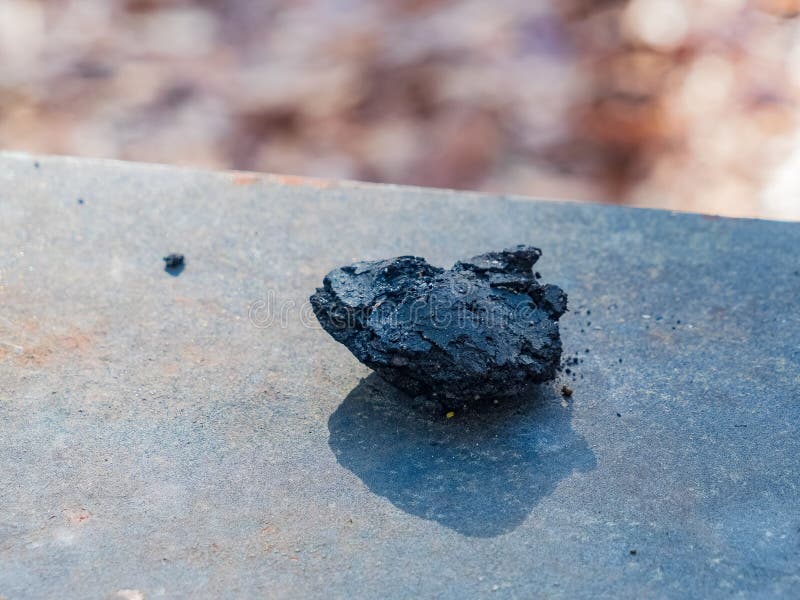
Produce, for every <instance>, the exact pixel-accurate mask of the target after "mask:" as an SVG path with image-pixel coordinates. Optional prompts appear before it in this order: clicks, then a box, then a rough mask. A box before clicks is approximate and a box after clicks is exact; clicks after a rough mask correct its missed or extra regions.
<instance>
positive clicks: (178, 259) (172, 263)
mask: <svg viewBox="0 0 800 600" xmlns="http://www.w3.org/2000/svg"><path fill="white" fill-rule="evenodd" d="M184 266H186V265H185V262H184V260H183V254H175V253H173V254H168V255H167V256H165V257H164V270H165V271H166V272H167V273H169V274H170V275H174V276H178V275H180V274H181V272H182V271H183V268H184Z"/></svg>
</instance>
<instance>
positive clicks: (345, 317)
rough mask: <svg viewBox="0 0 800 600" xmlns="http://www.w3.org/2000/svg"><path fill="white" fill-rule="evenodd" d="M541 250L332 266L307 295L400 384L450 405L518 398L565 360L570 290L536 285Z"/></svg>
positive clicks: (336, 329) (319, 313) (341, 335)
mask: <svg viewBox="0 0 800 600" xmlns="http://www.w3.org/2000/svg"><path fill="white" fill-rule="evenodd" d="M540 256H541V250H539V249H538V248H534V247H531V246H516V247H514V248H509V249H507V250H503V251H501V252H489V253H487V254H482V255H480V256H475V257H473V258H470V259H468V260H465V261H459V262H457V263H456V264H455V265H453V267H452V268H451V269H442V268H439V267H435V266H433V265H430V264H428V262H427V261H426V260H425V259H424V258H420V257H416V256H400V257H397V258H392V259H387V260H378V261H369V262H358V263H355V264H352V265H347V266H343V267H340V268H338V269H334V270H333V271H331V272H330V273H328V275H327V276H326V277H325V279H324V280H323V287H320V288H317V291H316V293H315V294H313V295H312V296H311V298H310V301H311V306H312V308H313V310H314V314H315V315H316V317H317V319H318V320H319V322H320V324H321V325H322V327H323V329H325V331H327V332H328V333H329V334H330V335H331V336H332V337H333V338H334V339H335V340H336V341H338V342H340V343H342V344H344V345H345V346H346V347H347V348H348V349H349V350H350V352H352V353H353V355H355V357H356V358H357V359H358V360H360V361H361V362H362V363H364V364H365V365H366V366H368V367H370V368H371V369H373V370H374V371H376V372H377V373H378V374H379V375H380V376H381V377H383V378H384V379H386V380H387V381H389V382H390V383H392V384H394V385H395V386H397V387H398V388H400V389H402V390H404V391H406V392H408V393H409V394H410V395H411V396H412V397H413V396H417V395H435V396H437V397H438V398H439V399H441V400H442V401H444V402H446V403H447V404H449V405H453V402H458V403H459V404H458V406H462V405H463V403H464V402H473V401H474V399H475V398H496V397H501V396H514V395H519V394H521V393H522V392H524V391H525V390H526V389H527V388H528V386H529V385H530V384H533V383H542V382H545V381H550V380H552V379H553V378H554V377H555V376H556V371H557V369H558V368H559V362H560V360H561V338H560V335H559V330H558V319H559V318H560V317H561V315H563V314H564V312H565V311H566V310H567V295H566V294H565V293H564V292H563V291H562V290H561V288H559V287H558V286H555V285H551V284H541V283H539V281H538V280H537V279H536V276H535V275H534V273H533V269H532V267H533V265H534V264H535V263H536V261H537V260H538V259H539V257H540Z"/></svg>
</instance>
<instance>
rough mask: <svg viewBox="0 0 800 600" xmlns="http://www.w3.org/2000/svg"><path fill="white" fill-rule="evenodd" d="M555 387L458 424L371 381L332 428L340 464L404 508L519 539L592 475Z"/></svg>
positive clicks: (462, 528) (480, 533) (461, 417)
mask: <svg viewBox="0 0 800 600" xmlns="http://www.w3.org/2000/svg"><path fill="white" fill-rule="evenodd" d="M570 421H571V414H570V410H569V409H568V408H564V407H562V405H561V399H560V397H558V396H557V395H556V393H555V392H554V390H553V389H552V386H548V385H542V386H536V387H533V388H532V389H531V391H530V394H526V395H525V397H520V398H516V399H514V400H504V401H500V403H499V404H493V403H487V404H482V405H480V406H476V407H471V408H469V409H467V410H462V411H458V412H457V414H456V415H455V416H454V417H453V418H450V419H448V418H446V416H445V414H444V412H443V411H442V410H441V409H438V408H437V407H433V406H431V405H430V404H427V405H426V404H419V403H415V400H412V399H411V398H410V397H408V396H406V395H404V394H403V393H402V392H400V391H398V390H397V389H396V388H394V387H392V386H391V385H389V384H388V383H386V382H385V381H383V380H382V379H381V378H380V377H379V376H377V375H375V374H372V375H370V376H369V377H367V378H366V379H364V380H362V382H361V383H360V384H359V385H358V386H356V387H355V388H354V389H353V390H352V391H351V392H350V393H349V394H348V396H347V398H345V399H344V401H343V402H342V404H341V405H339V407H338V408H337V409H336V411H335V412H334V413H333V414H332V415H331V417H330V419H329V420H328V430H329V432H330V438H329V440H328V444H329V445H330V447H331V449H332V450H333V452H334V454H335V455H336V459H337V460H338V462H339V464H341V465H342V466H343V467H345V468H346V469H348V470H350V471H351V472H353V473H354V474H355V475H357V476H358V477H359V478H360V479H361V480H362V481H363V482H364V484H365V485H366V486H367V487H368V488H369V489H370V490H371V491H373V492H374V493H376V494H378V495H380V496H383V497H385V498H387V499H388V500H389V501H390V502H391V503H392V504H394V505H395V506H396V507H398V508H400V509H401V510H403V511H405V512H407V513H409V514H412V515H416V516H418V517H421V518H423V519H428V520H431V521H436V522H437V523H440V524H441V525H444V526H445V527H448V528H450V529H453V530H454V531H457V532H458V533H461V534H463V535H467V536H472V537H484V538H485V537H494V536H497V535H501V534H504V533H508V532H510V531H513V530H514V529H515V528H516V527H518V526H519V525H520V524H521V523H522V522H523V521H524V520H525V519H526V518H527V517H528V515H529V514H530V513H531V511H532V510H533V509H534V507H535V506H536V505H537V503H538V502H539V501H540V500H541V499H542V498H544V497H546V496H547V495H548V494H550V493H552V491H553V490H554V489H555V487H556V485H557V484H558V482H559V481H561V480H562V479H563V478H565V477H567V476H569V475H570V474H571V473H572V472H573V471H575V470H578V471H583V472H585V471H590V470H592V469H594V468H595V465H596V462H595V457H594V453H593V452H592V450H591V449H590V448H589V446H588V445H587V444H586V441H585V440H584V438H583V437H582V436H580V435H579V434H577V433H575V431H573V429H572V426H571V423H570Z"/></svg>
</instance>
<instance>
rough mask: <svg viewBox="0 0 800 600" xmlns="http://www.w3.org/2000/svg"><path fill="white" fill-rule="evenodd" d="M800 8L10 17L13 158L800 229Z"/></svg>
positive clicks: (313, 6)
mask: <svg viewBox="0 0 800 600" xmlns="http://www.w3.org/2000/svg"><path fill="white" fill-rule="evenodd" d="M798 12H800V0H750V1H748V0H704V1H703V2H696V1H692V0H539V1H532V0H497V1H493V2H487V1H485V0H464V1H448V0H386V1H384V2H370V1H366V0H295V1H290V0H271V1H264V2H254V1H252V0H197V1H189V0H2V2H0V148H2V149H14V150H25V151H31V152H43V153H56V154H74V155H83V156H97V157H111V158H122V159H127V160H138V161H151V162H167V163H175V164H182V165H195V166H200V167H211V168H234V169H253V170H258V171H271V172H279V173H289V174H302V175H313V176H319V177H329V178H352V179H362V180H368V181H379V182H392V183H410V184H419V185H428V186H441V187H453V188H461V189H475V190H483V191H491V192H501V193H518V194H527V195H532V196H541V197H562V198H572V199H587V200H600V201H605V202H616V203H626V204H633V205H639V206H658V207H665V208H671V209H678V210H697V211H703V212H710V213H716V214H725V215H736V216H741V215H746V216H765V217H773V218H785V219H800V131H798V91H799V90H800V29H799V28H798V19H797V18H796V17H797V15H798Z"/></svg>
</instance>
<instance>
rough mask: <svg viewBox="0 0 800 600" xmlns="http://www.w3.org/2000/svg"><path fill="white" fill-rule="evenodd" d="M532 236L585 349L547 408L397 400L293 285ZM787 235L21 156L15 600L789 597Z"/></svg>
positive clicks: (8, 549) (796, 557)
mask: <svg viewBox="0 0 800 600" xmlns="http://www.w3.org/2000/svg"><path fill="white" fill-rule="evenodd" d="M79 199H80V201H79ZM518 243H530V244H534V245H538V246H540V247H541V248H542V249H543V251H544V257H543V259H542V260H541V261H540V263H539V268H540V270H541V271H542V273H543V275H544V277H545V279H546V280H547V281H550V282H553V283H556V284H558V285H560V286H561V287H563V288H564V289H565V290H566V291H567V292H568V293H569V296H570V306H571V311H570V312H569V313H567V314H566V315H565V316H564V317H563V318H562V321H561V322H562V336H563V340H564V345H565V349H566V353H567V355H568V356H575V355H578V356H579V357H580V361H579V362H578V364H577V365H573V366H571V367H570V369H571V371H573V372H574V374H575V380H574V381H573V378H572V375H569V376H567V375H565V376H564V377H563V381H559V382H556V383H553V384H552V385H546V386H543V387H542V388H541V389H540V390H539V391H538V392H537V393H536V394H535V397H534V398H532V399H531V400H532V401H531V402H529V403H517V404H514V405H513V406H503V405H500V406H496V407H493V408H491V409H481V410H480V411H473V412H462V413H459V414H456V416H455V417H453V418H450V419H447V418H446V417H445V416H444V415H442V416H441V418H429V417H425V416H424V415H423V413H421V412H419V411H415V410H413V409H409V408H404V405H403V404H402V403H400V402H399V396H398V394H397V393H396V392H395V391H393V389H392V388H390V387H389V386H387V385H386V384H383V383H382V382H381V381H380V380H379V379H377V378H376V377H375V376H369V372H368V370H366V369H365V368H364V367H362V366H361V365H359V364H358V362H357V361H356V360H355V359H354V358H353V357H352V356H350V354H349V353H348V352H347V351H346V350H345V349H344V348H343V347H341V346H340V345H338V344H337V343H336V342H334V341H333V340H332V339H330V337H329V336H328V335H327V334H325V333H324V332H323V331H322V330H321V329H320V328H319V327H318V326H317V325H316V323H315V321H314V319H313V315H312V314H311V311H310V310H309V307H308V305H307V303H306V299H307V297H308V295H309V294H310V293H311V292H312V291H313V289H314V287H315V286H316V285H318V284H319V281H320V279H321V277H322V276H323V275H324V274H325V273H326V272H327V271H328V270H330V269H331V268H333V267H335V266H338V265H341V264H346V263H348V262H351V261H353V260H360V259H376V258H382V257H390V256H396V255H400V254H418V255H422V256H425V257H426V258H428V259H429V260H430V261H431V262H432V263H434V264H440V265H448V264H450V263H452V261H454V260H456V259H458V258H460V257H464V256H471V255H474V254H478V253H481V252H484V251H486V250H492V249H498V248H502V247H506V246H510V245H513V244H518ZM799 248H800V225H797V224H788V223H774V222H765V221H744V220H728V219H714V218H707V217H703V216H697V215H682V214H672V213H666V212H658V211H643V210H633V209H624V208H617V207H607V206H593V205H586V204H569V203H554V202H541V201H531V200H526V199H520V198H500V197H486V196H480V195H475V194H465V193H451V192H441V191H432V190H424V189H414V188H401V187H391V186H374V185H357V184H336V183H328V182H322V181H315V180H303V179H298V178H281V177H275V176H257V175H250V174H242V173H238V174H226V173H223V174H214V173H204V172H196V171H191V170H179V169H173V168H166V167H154V166H143V165H132V164H124V163H112V162H100V161H88V160H74V159H59V158H45V159H38V161H37V160H36V159H34V158H32V157H28V156H21V155H8V156H6V157H4V158H3V159H2V160H0V597H4V598H9V599H11V598H14V599H16V598H44V597H65V598H102V597H110V598H114V597H120V598H123V597H128V598H135V597H140V596H139V595H138V594H141V596H143V597H145V598H148V599H149V598H161V597H164V598H178V597H194V598H206V597H208V598H214V597H217V598H218V597H243V598H252V597H259V596H266V597H276V598H283V597H285V598H290V597H291V598H296V597H320V598H321V597H391V598H407V597H452V598H463V597H475V596H489V595H492V593H493V592H494V595H495V596H496V597H517V598H529V597H532V596H535V595H541V596H546V597H565V598H574V597H588V596H593V597H596V596H601V597H602V596H605V597H615V598H618V597H629V598H634V597H636V598H642V597H653V596H661V597H675V598H684V597H708V598H710V597H726V598H727V597H730V596H731V595H735V594H737V593H738V594H743V595H746V596H751V595H767V596H773V597H787V598H796V597H798V595H800V566H799V565H800V502H798V498H799V497H800V459H799V457H800V436H798V433H800V432H799V431H798V424H799V423H800V310H798V296H799V295H800V261H798V249H799ZM169 252H181V253H183V254H184V255H185V256H186V267H185V269H184V271H183V272H182V273H180V274H179V275H178V276H171V275H170V274H168V273H166V272H165V271H164V269H163V262H162V256H165V255H166V254H168V253H169ZM564 382H567V383H568V385H569V386H570V387H571V388H572V389H573V390H574V393H573V395H572V397H571V398H568V399H565V398H563V397H562V396H561V395H560V394H559V393H558V391H559V388H560V386H561V384H562V383H564Z"/></svg>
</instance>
